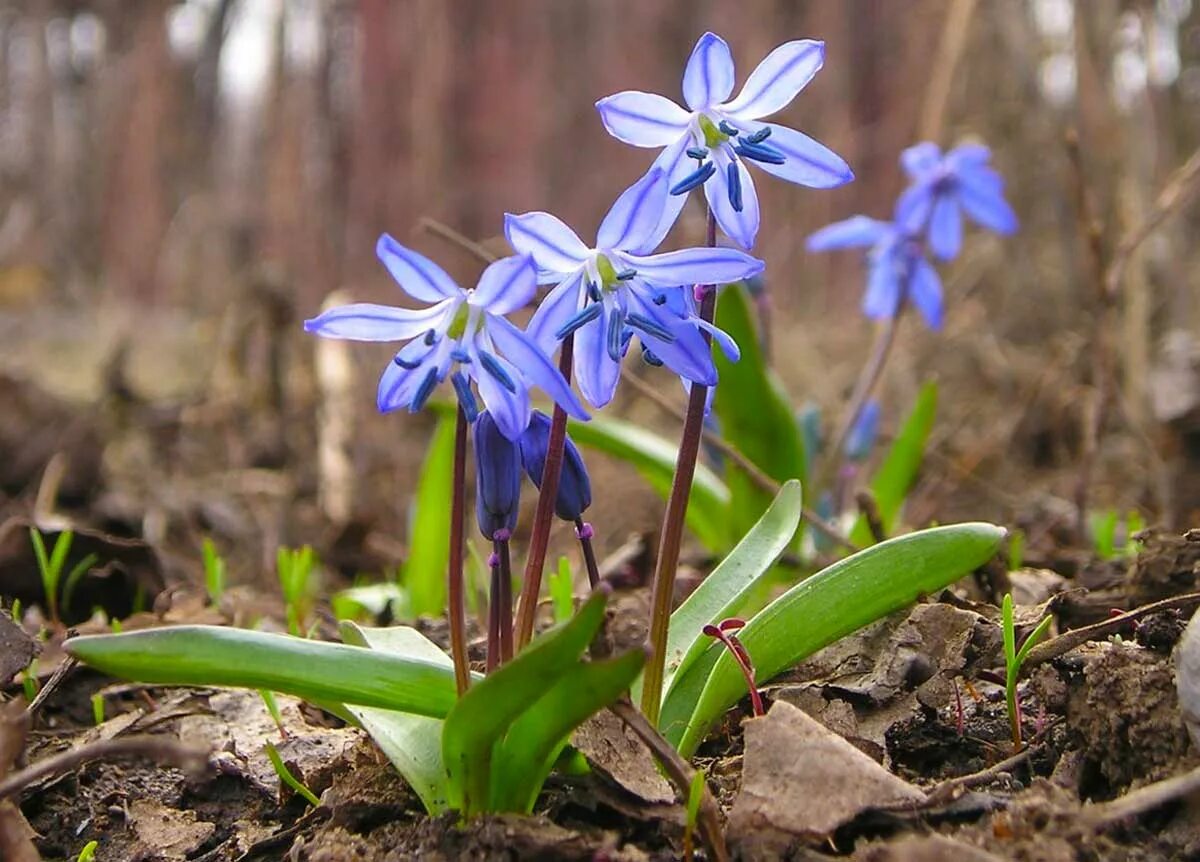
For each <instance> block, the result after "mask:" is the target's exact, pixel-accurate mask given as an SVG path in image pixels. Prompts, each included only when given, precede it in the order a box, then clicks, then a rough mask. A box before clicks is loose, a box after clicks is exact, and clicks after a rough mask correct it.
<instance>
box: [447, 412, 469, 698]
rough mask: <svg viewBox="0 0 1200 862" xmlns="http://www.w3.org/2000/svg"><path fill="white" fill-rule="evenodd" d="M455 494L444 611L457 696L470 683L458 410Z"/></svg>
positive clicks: (463, 426) (463, 442) (463, 440)
mask: <svg viewBox="0 0 1200 862" xmlns="http://www.w3.org/2000/svg"><path fill="white" fill-rule="evenodd" d="M453 482H454V491H453V495H452V498H451V501H450V568H449V574H448V583H447V609H446V613H447V615H448V616H449V622H450V656H451V658H452V659H453V660H454V682H455V684H456V685H457V687H458V693H459V695H462V694H464V693H465V692H466V690H467V687H468V686H470V684H471V669H470V666H469V665H468V664H467V611H466V604H465V603H464V601H463V534H464V532H465V530H464V525H465V523H466V513H467V505H466V500H467V488H466V484H467V415H466V414H465V413H464V412H463V409H462V407H459V408H458V418H457V421H456V423H455V426H454V479H453Z"/></svg>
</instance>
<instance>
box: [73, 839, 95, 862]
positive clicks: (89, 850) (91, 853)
mask: <svg viewBox="0 0 1200 862" xmlns="http://www.w3.org/2000/svg"><path fill="white" fill-rule="evenodd" d="M99 846H100V842H99V841H89V842H88V843H87V844H84V845H83V849H82V850H80V851H79V855H78V856H76V857H75V862H93V860H95V858H96V848H97V847H99Z"/></svg>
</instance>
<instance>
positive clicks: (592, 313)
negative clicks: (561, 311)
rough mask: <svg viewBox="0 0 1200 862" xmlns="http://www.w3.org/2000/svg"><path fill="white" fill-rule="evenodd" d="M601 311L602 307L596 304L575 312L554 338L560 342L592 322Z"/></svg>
mask: <svg viewBox="0 0 1200 862" xmlns="http://www.w3.org/2000/svg"><path fill="white" fill-rule="evenodd" d="M603 310H604V306H602V305H601V304H600V303H598V302H590V303H588V304H587V305H585V306H584V307H583V308H581V309H580V310H579V311H577V312H575V314H573V315H572V316H571V318H570V319H569V320H567V322H566V323H564V324H563V325H562V326H560V327H559V328H558V331H557V332H555V333H554V337H555V338H557V339H558V340H559V341H562V340H563V339H564V338H566V337H567V336H568V335H570V334H571V333H573V332H574V331H575V330H577V329H579V328H580V327H581V326H584V325H586V324H588V323H591V322H592V321H593V320H595V319H596V318H597V317H599V316H600V312H601V311H603Z"/></svg>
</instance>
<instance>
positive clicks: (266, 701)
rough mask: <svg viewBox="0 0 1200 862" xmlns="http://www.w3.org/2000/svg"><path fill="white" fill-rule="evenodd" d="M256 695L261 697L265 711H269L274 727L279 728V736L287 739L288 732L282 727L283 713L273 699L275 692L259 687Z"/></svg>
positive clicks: (277, 702)
mask: <svg viewBox="0 0 1200 862" xmlns="http://www.w3.org/2000/svg"><path fill="white" fill-rule="evenodd" d="M258 696H259V697H261V698H262V702H263V705H264V706H266V708H267V712H268V713H270V715H271V721H273V722H275V727H276V728H278V729H279V736H280V738H281V739H287V735H288V734H287V731H286V730H285V729H284V727H283V713H281V712H280V711H279V701H277V700H276V699H275V692H273V691H267V690H266V689H264V688H260V689H259V690H258Z"/></svg>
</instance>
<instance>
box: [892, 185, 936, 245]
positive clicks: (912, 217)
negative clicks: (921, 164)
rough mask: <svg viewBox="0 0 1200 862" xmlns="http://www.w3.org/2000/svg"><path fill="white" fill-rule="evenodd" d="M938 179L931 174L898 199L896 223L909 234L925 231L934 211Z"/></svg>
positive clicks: (910, 187) (909, 188)
mask: <svg viewBox="0 0 1200 862" xmlns="http://www.w3.org/2000/svg"><path fill="white" fill-rule="evenodd" d="M936 185H937V180H936V178H935V177H934V176H932V175H929V176H926V177H925V178H923V179H919V180H917V181H916V182H914V183H913V184H912V185H911V186H909V187H908V188H906V189H905V190H904V191H903V192H902V193H901V194H900V197H899V198H898V199H897V200H896V213H895V217H896V224H898V225H900V227H901V228H902V229H903V230H904V231H905V232H906V233H909V234H919V233H924V232H925V227H926V226H927V225H928V224H929V218H930V216H931V214H932V212H933V201H934V198H935V197H936V196H937V195H936V190H935V186H936Z"/></svg>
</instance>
